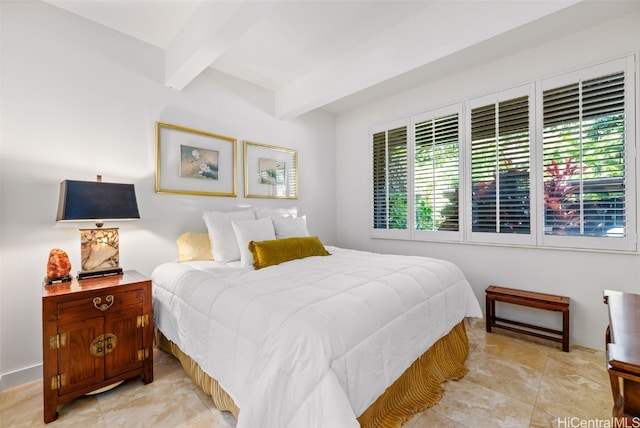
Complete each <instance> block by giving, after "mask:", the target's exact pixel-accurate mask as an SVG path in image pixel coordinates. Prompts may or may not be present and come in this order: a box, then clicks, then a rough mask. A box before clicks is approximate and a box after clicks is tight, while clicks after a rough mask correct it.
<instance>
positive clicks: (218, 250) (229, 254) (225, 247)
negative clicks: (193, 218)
mask: <svg viewBox="0 0 640 428" xmlns="http://www.w3.org/2000/svg"><path fill="white" fill-rule="evenodd" d="M202 218H203V219H204V223H205V224H206V225H207V231H208V232H209V240H210V241H211V251H212V252H213V259H214V260H215V261H217V262H221V263H229V262H233V261H236V260H240V247H238V240H237V239H236V234H235V232H234V231H233V227H232V226H231V221H232V220H255V218H256V216H255V213H254V212H253V210H242V211H231V212H219V211H205V212H204V213H203V214H202Z"/></svg>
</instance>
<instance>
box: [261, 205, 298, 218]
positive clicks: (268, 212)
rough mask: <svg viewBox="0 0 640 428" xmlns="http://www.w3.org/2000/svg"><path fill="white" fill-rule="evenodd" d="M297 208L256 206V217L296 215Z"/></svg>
mask: <svg viewBox="0 0 640 428" xmlns="http://www.w3.org/2000/svg"><path fill="white" fill-rule="evenodd" d="M297 216H298V208H296V207H291V208H256V218H265V217H271V218H278V217H294V218H295V217H297Z"/></svg>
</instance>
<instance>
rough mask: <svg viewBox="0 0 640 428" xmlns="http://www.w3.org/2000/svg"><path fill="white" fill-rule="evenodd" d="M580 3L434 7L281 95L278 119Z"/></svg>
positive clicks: (447, 4)
mask: <svg viewBox="0 0 640 428" xmlns="http://www.w3.org/2000/svg"><path fill="white" fill-rule="evenodd" d="M580 1H582V0H567V1H554V2H540V1H514V2H512V1H501V2H466V1H465V2H455V1H441V2H437V3H434V4H433V5H432V6H430V7H427V8H425V9H424V10H423V11H421V12H420V13H418V14H416V15H414V16H413V17H411V18H410V19H408V20H406V21H404V22H401V23H399V24H397V25H395V26H394V27H390V28H389V29H387V30H383V31H381V33H380V35H379V36H378V37H375V38H373V39H371V40H369V41H367V42H365V43H363V44H361V45H360V46H358V47H356V48H355V49H352V50H349V51H347V52H344V53H343V54H342V55H341V56H340V57H338V58H336V59H335V60H334V61H332V62H331V63H328V64H326V65H324V66H323V67H321V68H319V69H316V70H313V71H312V72H310V73H309V74H307V75H306V76H303V77H301V78H299V79H297V80H295V81H293V82H291V83H289V84H288V85H286V86H285V87H283V88H281V89H280V90H278V91H276V96H275V100H276V105H275V113H276V116H277V117H279V118H282V119H286V118H291V117H296V116H299V115H301V114H304V113H306V112H309V111H311V110H314V109H316V108H320V107H322V106H324V105H326V104H329V103H331V102H334V101H336V100H338V99H340V98H343V97H345V96H349V95H352V94H354V93H356V92H359V91H361V90H363V89H366V88H369V87H371V86H374V85H376V84H379V83H381V82H383V81H385V80H388V79H391V78H394V77H397V76H399V75H401V74H403V73H406V72H409V71H411V70H414V69H416V68H418V67H420V66H423V65H425V64H428V63H431V62H434V61H436V60H439V59H442V58H444V57H446V56H448V55H451V54H453V53H455V52H457V51H460V50H462V49H466V48H469V47H471V46H473V45H475V44H477V43H480V42H482V41H485V40H488V39H490V38H492V37H494V36H497V35H499V34H501V33H504V32H506V31H509V30H512V29H514V28H517V27H519V26H522V25H524V24H527V23H529V22H532V21H535V20H537V19H539V18H542V17H544V16H547V15H549V14H552V13H555V12H558V11H559V10H562V9H564V8H566V7H569V6H571V5H574V4H576V3H579V2H580ZM390 40H392V41H393V42H392V43H390V42H389V41H390ZM435 42H437V44H436V43H435Z"/></svg>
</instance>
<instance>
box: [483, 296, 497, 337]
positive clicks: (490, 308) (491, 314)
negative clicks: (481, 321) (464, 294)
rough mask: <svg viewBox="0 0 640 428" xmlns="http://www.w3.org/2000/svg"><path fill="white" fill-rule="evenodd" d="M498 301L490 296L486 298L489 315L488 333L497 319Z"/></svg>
mask: <svg viewBox="0 0 640 428" xmlns="http://www.w3.org/2000/svg"><path fill="white" fill-rule="evenodd" d="M495 311H496V301H495V300H494V299H493V298H491V297H488V296H487V298H486V308H485V316H486V317H487V320H486V324H487V333H491V325H492V324H493V323H494V321H495Z"/></svg>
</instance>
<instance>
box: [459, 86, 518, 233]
mask: <svg viewBox="0 0 640 428" xmlns="http://www.w3.org/2000/svg"><path fill="white" fill-rule="evenodd" d="M529 114H530V112H529V96H520V97H517V98H512V99H508V100H504V101H497V102H495V103H492V104H487V105H481V106H478V107H475V108H472V109H471V231H472V232H482V233H493V234H530V232H531V215H530V120H529Z"/></svg>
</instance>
